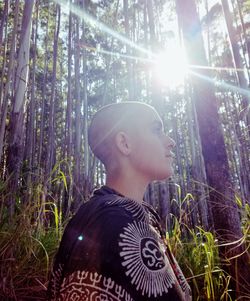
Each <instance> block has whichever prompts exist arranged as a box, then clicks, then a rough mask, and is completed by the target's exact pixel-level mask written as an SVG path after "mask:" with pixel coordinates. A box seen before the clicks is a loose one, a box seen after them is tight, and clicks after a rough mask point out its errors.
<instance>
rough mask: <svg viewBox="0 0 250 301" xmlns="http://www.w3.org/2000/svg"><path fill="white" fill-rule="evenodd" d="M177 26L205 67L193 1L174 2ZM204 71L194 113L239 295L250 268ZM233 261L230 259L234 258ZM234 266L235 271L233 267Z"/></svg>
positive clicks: (193, 60) (194, 60)
mask: <svg viewBox="0 0 250 301" xmlns="http://www.w3.org/2000/svg"><path fill="white" fill-rule="evenodd" d="M176 7H177V14H178V19H179V24H180V26H181V29H182V34H183V40H184V45H185V48H186V52H187V57H188V59H189V63H190V64H192V65H199V66H206V65H207V60H206V56H205V49H204V44H203V39H202V35H201V25H200V21H199V17H198V13H197V11H196V6H195V2H194V0H186V1H182V0H176ZM206 77H209V73H208V72H207V71H201V72H200V74H199V76H197V75H196V76H192V79H191V80H192V86H193V96H194V100H195V108H196V112H197V118H198V125H199V132H200V137H201V145H202V153H203V157H204V162H205V168H206V175H207V181H208V185H209V187H210V199H209V202H210V205H211V208H212V213H213V219H214V227H215V231H216V234H217V236H218V239H219V241H220V242H221V243H226V244H227V243H231V244H230V245H226V244H224V246H223V247H221V249H220V253H221V256H222V258H223V259H225V260H226V261H228V260H230V258H231V260H230V267H229V270H230V274H231V276H232V280H233V282H234V285H235V289H236V290H237V294H238V296H240V295H241V294H243V292H246V291H247V286H248V289H249V283H248V281H247V279H250V269H249V266H248V265H247V264H246V263H247V262H248V256H247V253H244V254H243V255H240V254H241V253H242V252H246V249H245V246H244V244H242V245H241V246H239V245H238V244H239V243H236V241H237V240H239V239H241V238H242V232H241V221H240V217H239V214H238V211H237V206H236V204H235V202H234V195H233V193H232V192H233V187H232V184H231V181H230V174H229V165H228V161H227V153H226V149H225V143H224V138H223V135H222V131H221V128H220V123H219V116H218V112H217V106H216V98H215V93H214V86H213V84H211V82H210V81H206V80H205V79H204V78H206ZM235 256H236V258H235V259H233V257H235ZM236 267H237V268H236Z"/></svg>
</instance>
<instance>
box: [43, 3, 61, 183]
mask: <svg viewBox="0 0 250 301" xmlns="http://www.w3.org/2000/svg"><path fill="white" fill-rule="evenodd" d="M56 16H57V24H56V26H55V31H54V46H53V69H52V90H51V98H50V111H49V129H48V130H49V137H48V147H47V160H46V170H45V175H46V179H45V180H47V179H48V176H49V173H50V172H51V170H52V165H53V162H54V159H55V158H54V154H55V96H56V71H57V57H58V37H59V30H60V21H61V10H60V6H59V5H58V4H57V5H56Z"/></svg>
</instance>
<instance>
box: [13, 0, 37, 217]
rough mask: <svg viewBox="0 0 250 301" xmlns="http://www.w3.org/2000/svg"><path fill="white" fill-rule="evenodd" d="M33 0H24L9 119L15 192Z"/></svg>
mask: <svg viewBox="0 0 250 301" xmlns="http://www.w3.org/2000/svg"><path fill="white" fill-rule="evenodd" d="M33 6H34V1H33V0H26V1H25V5H24V13H23V19H22V30H21V35H20V43H19V51H18V61H17V62H18V64H17V70H16V75H15V94H14V106H13V111H12V114H11V119H10V142H9V149H8V158H7V168H8V173H9V175H11V176H12V178H11V181H10V189H11V190H10V191H13V192H14V193H15V192H16V190H17V188H18V181H19V174H20V168H21V162H22V155H23V121H24V102H25V92H26V87H27V80H28V75H29V68H28V67H29V54H30V32H31V24H32V10H33ZM14 205H15V200H14V199H11V200H10V204H9V209H10V216H12V215H13V213H14Z"/></svg>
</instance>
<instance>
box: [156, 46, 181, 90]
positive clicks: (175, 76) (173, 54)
mask: <svg viewBox="0 0 250 301" xmlns="http://www.w3.org/2000/svg"><path fill="white" fill-rule="evenodd" d="M153 70H154V76H155V77H156V80H157V81H158V82H159V83H160V84H161V85H164V86H168V87H169V88H176V87H177V86H180V85H182V84H183V82H184V78H185V76H186V74H187V62H186V58H185V54H184V51H183V50H182V49H181V48H180V47H179V46H178V45H172V46H169V47H168V48H167V49H166V50H165V51H164V52H162V53H160V54H158V55H157V57H156V59H155V61H154V67H153Z"/></svg>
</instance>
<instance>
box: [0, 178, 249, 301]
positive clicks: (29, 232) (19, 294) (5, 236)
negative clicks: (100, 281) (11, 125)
mask: <svg viewBox="0 0 250 301" xmlns="http://www.w3.org/2000/svg"><path fill="white" fill-rule="evenodd" d="M61 180H62V181H65V179H64V177H62V176H61ZM1 187H5V186H3V185H2V186H1V185H0V189H1ZM3 190H5V188H3ZM3 190H2V192H3ZM33 191H34V201H33V202H29V203H28V204H23V203H22V202H20V201H19V200H18V199H17V201H16V202H17V204H16V208H15V209H16V210H15V215H14V216H13V219H12V220H11V222H10V221H9V220H8V212H7V208H6V207H5V206H3V205H2V207H1V211H0V214H1V216H0V218H1V222H0V273H1V274H0V279H2V280H1V282H0V300H18V301H20V300H45V293H46V286H47V283H48V275H49V271H50V269H51V265H52V260H53V256H54V254H55V252H56V250H57V247H58V245H59V241H60V238H61V235H62V232H63V228H64V225H65V224H66V222H67V221H64V224H63V223H62V216H61V212H60V210H59V209H58V207H57V205H56V204H55V202H54V201H53V199H50V200H49V201H46V202H45V201H44V200H43V198H42V197H41V191H42V189H41V187H36V188H34V189H33ZM4 192H5V191H4ZM0 193H1V191H0ZM190 198H191V199H192V196H191V195H190V194H189V195H188V196H186V197H185V199H184V200H183V202H185V201H187V200H188V199H190ZM31 199H32V198H31ZM42 200H43V201H42ZM183 202H182V203H183ZM237 203H239V199H238V200H237ZM239 208H240V210H241V216H242V228H243V233H244V238H245V243H246V244H247V246H248V247H249V246H250V242H249V237H250V235H249V233H250V231H249V229H250V208H249V206H248V205H245V206H242V205H241V207H240V205H239ZM180 212H182V214H183V215H181V216H180V217H178V218H177V217H175V216H172V219H173V227H172V229H171V231H170V232H169V233H166V238H167V241H168V243H169V245H170V247H171V249H172V252H173V253H174V255H175V256H176V258H177V260H178V262H179V264H180V266H181V268H182V270H183V272H184V274H185V275H186V277H187V278H188V281H189V283H190V285H191V288H192V292H193V300H196V301H200V300H209V301H215V300H222V301H223V300H225V301H231V300H232V299H231V297H230V280H231V278H230V275H228V274H227V273H226V272H225V271H223V269H222V268H221V265H220V259H219V251H218V248H219V245H218V241H217V240H216V238H215V237H214V235H213V233H211V232H208V231H205V230H203V229H202V228H201V227H196V228H195V229H189V228H188V227H187V226H186V225H185V224H184V221H185V220H187V218H186V217H185V216H184V215H185V214H186V213H185V212H184V211H183V210H180ZM183 227H185V232H186V231H188V233H189V235H188V239H187V238H184V237H182V228H183ZM232 301H235V300H232Z"/></svg>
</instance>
